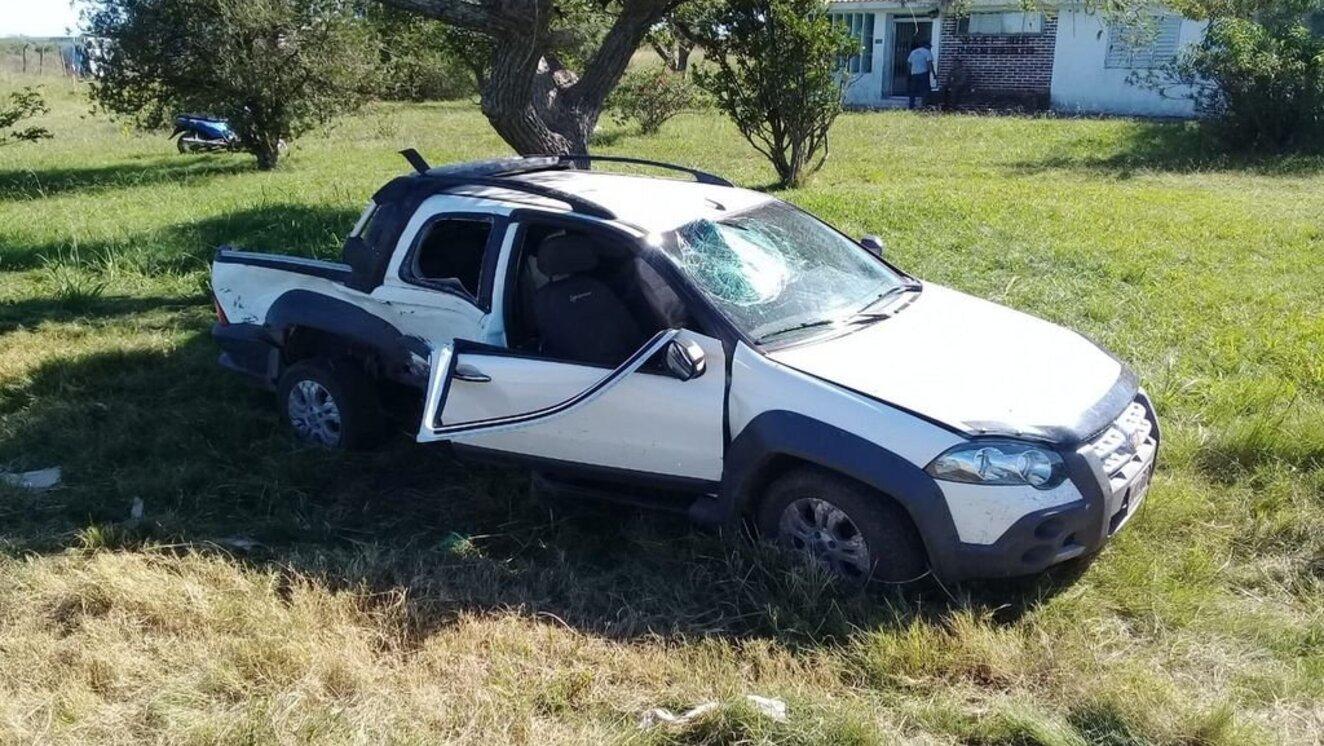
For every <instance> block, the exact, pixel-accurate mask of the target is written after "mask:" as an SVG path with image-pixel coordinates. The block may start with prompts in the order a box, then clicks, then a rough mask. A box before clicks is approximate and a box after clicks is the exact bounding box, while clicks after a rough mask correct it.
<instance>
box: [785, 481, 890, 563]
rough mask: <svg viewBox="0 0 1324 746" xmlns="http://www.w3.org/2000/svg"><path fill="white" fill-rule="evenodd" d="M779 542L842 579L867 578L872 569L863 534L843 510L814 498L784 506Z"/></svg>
mask: <svg viewBox="0 0 1324 746" xmlns="http://www.w3.org/2000/svg"><path fill="white" fill-rule="evenodd" d="M778 528H779V532H778V534H779V536H780V538H781V543H782V545H783V546H785V547H786V548H788V549H791V550H794V551H797V552H801V553H803V554H805V555H807V556H809V557H811V558H812V559H813V560H814V561H816V562H818V563H819V564H821V565H823V566H824V567H826V568H827V569H829V570H831V571H832V572H834V573H836V574H837V575H840V576H842V577H846V578H850V579H853V580H862V579H864V578H867V577H868V576H869V574H870V572H871V571H872V569H873V564H872V562H871V558H870V556H869V546H868V544H866V543H865V541H864V535H863V534H861V533H860V529H859V527H857V526H856V525H855V522H854V521H852V520H851V518H850V516H849V515H847V514H846V512H845V511H844V510H842V509H841V508H838V507H837V506H836V505H833V504H832V503H830V502H828V501H827V500H823V499H820V498H817V497H803V498H800V499H799V500H795V501H793V502H792V503H791V504H790V505H787V506H786V508H785V510H783V511H782V515H781V520H780V521H779V522H778Z"/></svg>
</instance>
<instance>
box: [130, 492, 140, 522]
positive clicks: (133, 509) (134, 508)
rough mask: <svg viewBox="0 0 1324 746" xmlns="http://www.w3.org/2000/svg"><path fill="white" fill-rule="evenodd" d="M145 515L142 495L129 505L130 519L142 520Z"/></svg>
mask: <svg viewBox="0 0 1324 746" xmlns="http://www.w3.org/2000/svg"><path fill="white" fill-rule="evenodd" d="M142 517H143V499H142V498H141V497H135V498H133V505H130V506H129V520H131V521H141V520H142Z"/></svg>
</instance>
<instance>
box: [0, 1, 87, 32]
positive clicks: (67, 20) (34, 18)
mask: <svg viewBox="0 0 1324 746" xmlns="http://www.w3.org/2000/svg"><path fill="white" fill-rule="evenodd" d="M79 5H80V6H81V5H82V3H79ZM77 24H78V11H77V10H75V8H74V6H73V5H72V4H71V3H70V1H69V0H0V36H64V35H65V34H66V29H68V28H72V27H74V26H76V25H77Z"/></svg>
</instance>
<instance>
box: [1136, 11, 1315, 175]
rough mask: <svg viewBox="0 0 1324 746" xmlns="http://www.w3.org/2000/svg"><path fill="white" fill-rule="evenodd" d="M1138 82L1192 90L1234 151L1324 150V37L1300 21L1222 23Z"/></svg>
mask: <svg viewBox="0 0 1324 746" xmlns="http://www.w3.org/2000/svg"><path fill="white" fill-rule="evenodd" d="M1134 82H1137V83H1139V84H1141V85H1145V86H1147V87H1149V88H1153V89H1156V90H1159V91H1160V92H1164V93H1167V92H1169V91H1172V90H1174V89H1178V88H1179V89H1180V90H1183V91H1189V92H1188V93H1186V92H1184V93H1183V94H1182V95H1184V96H1187V97H1189V98H1191V99H1193V100H1194V101H1195V106H1196V110H1197V112H1199V113H1200V114H1201V115H1202V116H1204V117H1205V118H1206V120H1207V122H1208V123H1209V126H1210V127H1211V128H1212V129H1213V131H1214V133H1215V134H1217V135H1218V137H1219V138H1220V139H1221V140H1222V141H1223V142H1224V143H1226V144H1227V146H1229V147H1236V148H1247V147H1249V148H1258V149H1263V150H1285V149H1301V150H1320V149H1324V36H1322V35H1320V34H1315V33H1312V32H1311V30H1310V29H1309V28H1308V27H1307V26H1306V25H1305V23H1304V22H1303V21H1302V20H1301V17H1300V16H1295V17H1292V16H1286V20H1284V16H1281V15H1277V14H1273V13H1266V14H1264V15H1262V16H1259V17H1257V18H1255V19H1254V20H1252V19H1247V18H1215V19H1213V20H1212V21H1210V24H1209V28H1208V30H1207V31H1206V33H1205V36H1204V39H1203V40H1201V42H1200V43H1199V44H1195V45H1192V46H1190V47H1188V48H1187V49H1186V50H1184V51H1183V52H1182V54H1181V55H1179V56H1178V57H1177V59H1176V60H1175V61H1173V62H1172V63H1170V64H1168V65H1167V66H1166V67H1164V68H1162V69H1160V70H1158V71H1156V72H1154V73H1151V74H1147V75H1138V76H1136V77H1135V78H1134Z"/></svg>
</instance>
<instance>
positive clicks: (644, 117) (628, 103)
mask: <svg viewBox="0 0 1324 746" xmlns="http://www.w3.org/2000/svg"><path fill="white" fill-rule="evenodd" d="M698 98H699V97H698V90H697V89H696V88H695V87H694V84H693V83H692V82H690V79H689V78H688V77H686V76H685V74H684V73H673V72H670V71H669V70H667V69H666V68H664V67H654V68H649V69H644V70H633V71H631V72H629V73H626V75H625V77H624V78H623V79H622V80H621V82H620V85H618V86H617V87H616V90H615V91H614V92H613V93H612V96H611V101H610V107H611V108H612V109H613V110H614V112H615V114H614V118H615V120H616V122H617V123H618V124H621V125H628V124H630V123H631V122H635V123H637V124H638V125H639V132H640V134H644V135H654V134H657V132H658V130H660V129H662V125H663V124H665V123H666V121H667V120H668V119H670V118H672V117H674V116H676V115H677V114H679V113H680V112H682V111H684V110H685V109H688V108H691V107H693V106H695V105H696V104H697V103H698Z"/></svg>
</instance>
